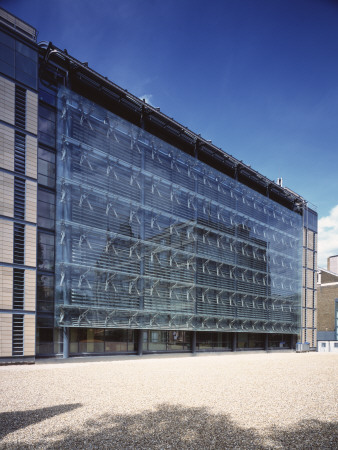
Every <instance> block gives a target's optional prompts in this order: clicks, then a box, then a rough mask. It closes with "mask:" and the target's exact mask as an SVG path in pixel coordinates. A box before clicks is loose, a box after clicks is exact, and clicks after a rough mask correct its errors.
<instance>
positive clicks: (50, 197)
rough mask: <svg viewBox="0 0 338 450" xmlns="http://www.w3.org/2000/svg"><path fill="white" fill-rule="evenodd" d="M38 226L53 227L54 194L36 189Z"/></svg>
mask: <svg viewBox="0 0 338 450" xmlns="http://www.w3.org/2000/svg"><path fill="white" fill-rule="evenodd" d="M38 226H39V227H43V228H48V229H54V227H55V194H53V193H51V192H46V191H44V190H42V189H40V188H39V189H38Z"/></svg>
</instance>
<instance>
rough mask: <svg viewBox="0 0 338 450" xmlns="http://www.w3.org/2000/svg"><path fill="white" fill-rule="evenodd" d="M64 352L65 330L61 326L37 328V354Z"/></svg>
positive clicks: (47, 354)
mask: <svg viewBox="0 0 338 450" xmlns="http://www.w3.org/2000/svg"><path fill="white" fill-rule="evenodd" d="M62 352H63V330H62V329H60V328H42V327H38V328H37V329H36V354H37V356H50V355H58V354H60V353H62Z"/></svg>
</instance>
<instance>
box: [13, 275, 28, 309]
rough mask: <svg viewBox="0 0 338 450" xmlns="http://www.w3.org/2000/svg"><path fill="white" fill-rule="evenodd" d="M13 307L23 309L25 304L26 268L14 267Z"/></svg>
mask: <svg viewBox="0 0 338 450" xmlns="http://www.w3.org/2000/svg"><path fill="white" fill-rule="evenodd" d="M13 277H14V283H13V308H14V309H23V306H24V300H25V297H24V288H25V271H24V269H13Z"/></svg>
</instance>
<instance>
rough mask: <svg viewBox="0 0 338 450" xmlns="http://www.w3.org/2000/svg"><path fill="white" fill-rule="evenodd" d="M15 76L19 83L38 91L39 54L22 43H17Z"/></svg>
mask: <svg viewBox="0 0 338 450" xmlns="http://www.w3.org/2000/svg"><path fill="white" fill-rule="evenodd" d="M15 47H16V48H15V75H16V79H17V80H18V81H21V82H22V83H24V84H26V85H27V86H30V87H31V88H33V89H36V82H37V58H38V55H37V52H36V51H35V50H33V49H32V48H30V47H28V45H25V44H23V43H22V42H19V41H16V42H15Z"/></svg>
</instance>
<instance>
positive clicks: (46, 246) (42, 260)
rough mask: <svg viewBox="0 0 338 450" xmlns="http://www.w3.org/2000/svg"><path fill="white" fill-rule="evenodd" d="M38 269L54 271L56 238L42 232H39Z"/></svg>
mask: <svg viewBox="0 0 338 450" xmlns="http://www.w3.org/2000/svg"><path fill="white" fill-rule="evenodd" d="M38 268H39V269H40V270H48V271H50V270H53V269H54V236H53V235H52V234H46V233H43V232H41V231H39V232H38Z"/></svg>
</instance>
